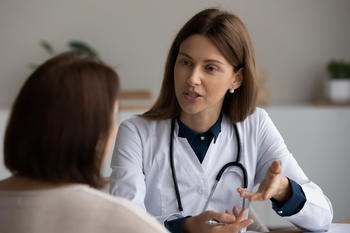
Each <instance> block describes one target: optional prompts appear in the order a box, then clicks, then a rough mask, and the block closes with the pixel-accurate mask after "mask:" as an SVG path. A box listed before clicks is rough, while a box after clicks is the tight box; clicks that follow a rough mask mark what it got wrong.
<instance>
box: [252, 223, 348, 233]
mask: <svg viewBox="0 0 350 233" xmlns="http://www.w3.org/2000/svg"><path fill="white" fill-rule="evenodd" d="M327 232H328V233H349V232H350V224H346V223H332V224H331V226H330V228H329V230H328V231H327ZM246 233H261V232H257V231H247V232H246ZM304 233H306V231H305V232H304ZM313 233H325V232H324V231H317V232H316V231H313Z"/></svg>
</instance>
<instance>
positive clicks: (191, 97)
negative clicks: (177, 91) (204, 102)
mask: <svg viewBox="0 0 350 233" xmlns="http://www.w3.org/2000/svg"><path fill="white" fill-rule="evenodd" d="M184 96H185V99H186V100H188V101H190V102H195V101H197V100H199V99H200V98H201V97H202V96H201V95H200V94H198V93H197V92H195V91H186V92H184Z"/></svg>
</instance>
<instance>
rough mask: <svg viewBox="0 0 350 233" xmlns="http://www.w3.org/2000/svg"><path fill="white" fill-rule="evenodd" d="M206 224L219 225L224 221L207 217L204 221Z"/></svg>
mask: <svg viewBox="0 0 350 233" xmlns="http://www.w3.org/2000/svg"><path fill="white" fill-rule="evenodd" d="M205 223H206V224H208V225H212V226H220V225H225V223H222V222H218V221H216V220H214V219H209V220H207V221H205Z"/></svg>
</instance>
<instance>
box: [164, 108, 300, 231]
mask: <svg viewBox="0 0 350 233" xmlns="http://www.w3.org/2000/svg"><path fill="white" fill-rule="evenodd" d="M221 121H222V115H220V117H219V119H218V120H217V121H216V122H215V123H214V125H213V126H212V127H210V129H209V130H208V131H207V132H204V133H197V132H195V131H193V130H192V129H190V128H188V127H187V126H186V125H185V124H184V123H182V122H181V121H180V119H177V123H178V125H179V133H178V136H179V137H184V138H186V139H187V141H188V143H189V144H190V145H191V147H192V149H193V151H194V153H195V154H196V155H197V157H198V160H199V161H200V162H201V163H202V162H203V159H204V157H205V154H206V153H207V151H208V148H209V145H210V143H211V141H212V140H213V138H214V143H215V142H216V139H217V138H218V136H219V134H220V132H221ZM288 180H289V185H290V186H291V189H292V195H291V197H290V198H289V199H288V200H287V201H286V202H284V203H281V202H278V201H277V200H275V199H273V198H271V202H272V208H273V209H274V210H275V211H276V213H277V214H278V215H280V216H282V217H283V216H290V215H293V214H296V213H298V212H299V211H300V210H301V209H302V208H303V206H304V204H305V202H306V197H305V194H304V192H303V189H302V188H301V186H300V185H299V184H297V183H296V182H295V181H293V180H291V179H289V178H288ZM184 208H186V207H184ZM188 217H190V216H187V217H183V218H178V219H175V220H171V221H165V222H164V225H165V227H166V228H167V229H168V230H169V231H170V232H172V233H182V227H183V224H184V222H185V219H186V218H188Z"/></svg>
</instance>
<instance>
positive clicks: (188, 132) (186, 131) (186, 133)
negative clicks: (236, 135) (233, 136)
mask: <svg viewBox="0 0 350 233" xmlns="http://www.w3.org/2000/svg"><path fill="white" fill-rule="evenodd" d="M176 120H177V123H178V125H179V133H178V136H179V137H183V138H187V140H189V141H190V142H192V141H193V140H194V139H195V137H197V136H198V135H208V134H212V135H213V137H214V143H215V142H216V139H217V138H218V136H219V134H220V132H221V121H222V114H220V116H219V118H218V119H217V121H216V122H215V123H214V125H212V126H211V127H210V129H209V130H208V131H207V132H204V133H197V132H196V131H194V130H192V129H190V128H188V127H187V126H186V125H185V124H184V123H182V122H181V120H180V119H179V118H177V119H176Z"/></svg>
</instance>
